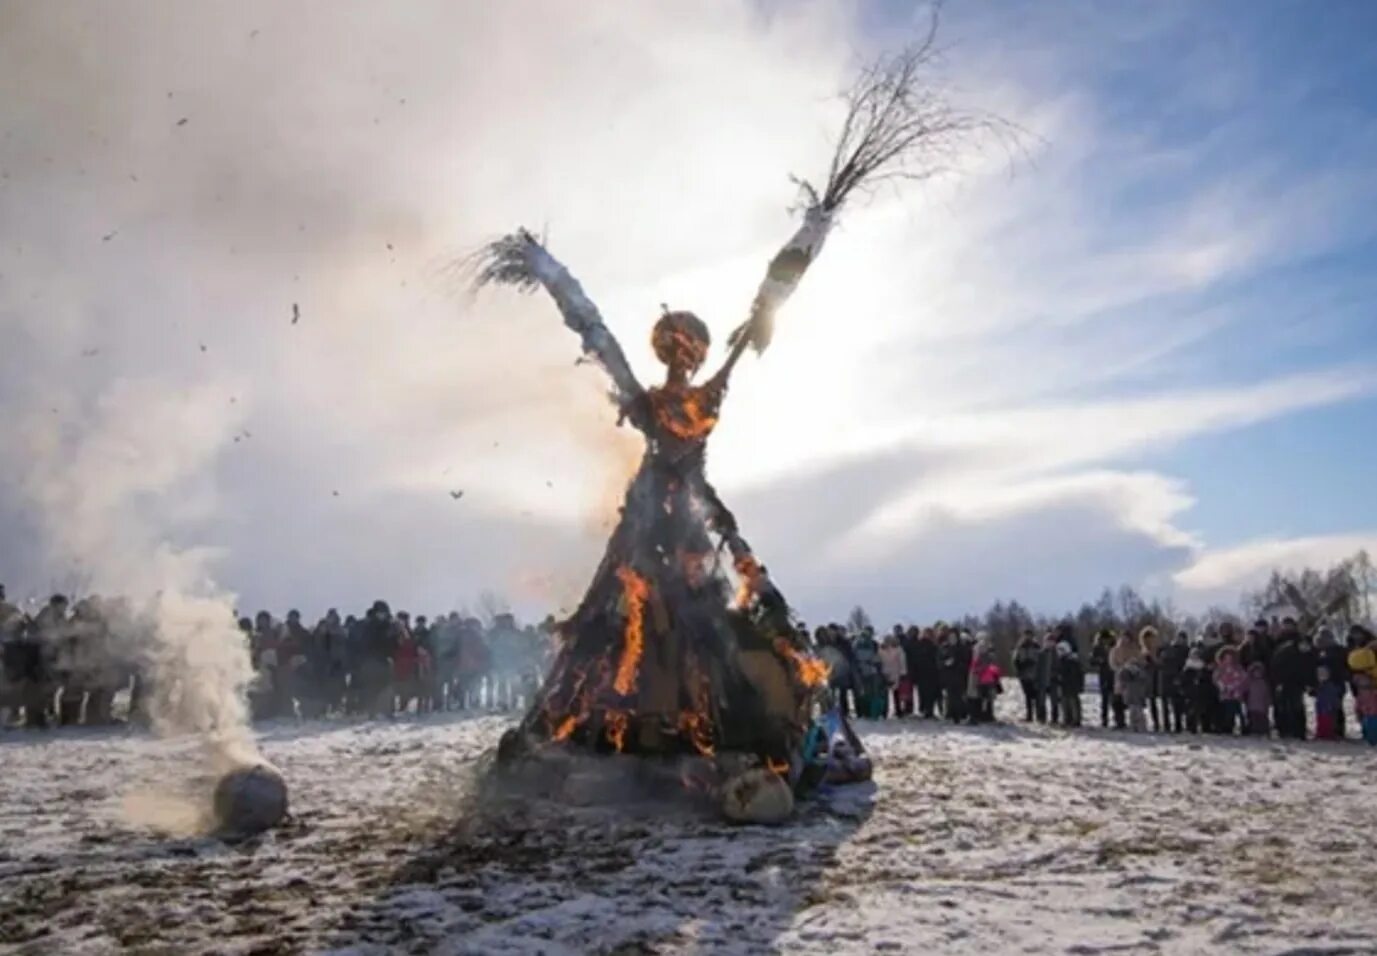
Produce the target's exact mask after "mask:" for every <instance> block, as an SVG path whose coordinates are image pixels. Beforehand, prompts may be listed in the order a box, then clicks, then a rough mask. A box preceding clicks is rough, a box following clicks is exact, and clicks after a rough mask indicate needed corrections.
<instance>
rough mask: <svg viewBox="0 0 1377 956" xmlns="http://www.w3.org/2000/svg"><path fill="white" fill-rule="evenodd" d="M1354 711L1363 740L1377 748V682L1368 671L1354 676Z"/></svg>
mask: <svg viewBox="0 0 1377 956" xmlns="http://www.w3.org/2000/svg"><path fill="white" fill-rule="evenodd" d="M1353 687H1354V694H1353V698H1354V709H1355V710H1356V711H1357V714H1358V722H1359V723H1360V724H1361V725H1362V728H1363V739H1364V740H1366V741H1367V742H1368V743H1369V744H1371V745H1372V746H1374V747H1377V680H1374V679H1373V678H1372V676H1371V674H1369V673H1368V671H1366V670H1363V671H1359V672H1357V673H1355V674H1354V676H1353Z"/></svg>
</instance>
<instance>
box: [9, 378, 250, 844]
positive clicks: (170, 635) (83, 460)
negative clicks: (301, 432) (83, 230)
mask: <svg viewBox="0 0 1377 956" xmlns="http://www.w3.org/2000/svg"><path fill="white" fill-rule="evenodd" d="M220 395H221V392H220V389H219V388H217V387H213V386H207V385H201V386H180V385H177V384H174V383H170V382H163V381H159V380H157V379H143V380H139V381H136V382H130V381H127V380H120V381H116V382H115V383H113V384H111V385H109V386H108V387H106V388H104V389H103V390H100V391H98V392H96V393H95V394H94V396H93V397H92V398H91V399H90V400H89V402H88V404H87V406H86V407H84V408H81V409H77V410H76V411H79V412H80V414H77V415H74V416H73V417H72V418H71V419H70V420H67V421H65V422H57V423H54V422H53V421H52V420H51V419H50V418H49V417H47V416H45V415H44V414H43V412H42V410H41V409H39V408H37V407H31V408H30V409H29V410H28V412H27V414H25V413H22V412H21V413H20V414H19V415H17V416H12V417H10V418H9V419H7V424H6V427H5V428H4V429H3V432H2V433H3V436H4V447H5V448H6V449H7V451H8V452H9V454H8V455H7V459H8V462H9V465H10V467H9V468H7V469H6V477H7V478H8V480H9V482H10V483H11V484H12V486H13V487H12V488H11V491H12V492H17V497H18V498H19V500H21V501H22V502H23V503H24V505H25V506H26V510H27V516H28V518H29V520H30V522H31V523H32V524H33V526H34V528H35V530H36V532H37V538H38V540H39V541H40V542H41V543H42V545H41V547H42V550H41V551H40V552H39V553H37V554H34V555H33V556H32V557H33V559H34V560H35V561H36V562H42V564H43V565H44V566H46V567H48V568H50V569H62V568H70V569H75V570H76V571H77V576H78V577H79V579H80V580H81V581H82V582H83V583H84V585H85V587H86V588H87V589H88V591H89V593H91V594H98V595H102V596H104V597H107V598H120V599H123V601H121V602H120V603H119V604H116V605H113V606H112V605H107V609H108V610H111V611H112V612H113V613H112V619H111V620H110V621H109V625H110V627H109V633H108V638H106V639H107V640H108V641H109V642H110V646H109V647H108V649H107V651H106V653H107V656H108V657H109V658H111V659H113V660H124V661H128V662H130V663H132V664H134V665H135V666H136V667H137V669H138V671H139V674H140V680H141V681H142V687H143V694H144V697H143V700H142V706H143V708H144V709H145V710H146V712H147V714H148V716H149V718H150V719H151V722H152V726H153V728H154V730H155V731H156V732H157V733H159V734H162V735H167V736H177V735H186V734H191V735H196V736H197V737H198V738H199V739H200V740H201V741H203V742H204V749H203V758H204V760H203V762H197V763H196V764H195V765H194V766H188V767H187V768H186V770H187V773H186V775H185V778H184V779H181V780H173V781H167V782H165V783H164V784H163V785H162V786H161V787H160V789H159V790H158V791H154V790H150V789H149V788H148V787H147V785H146V784H144V783H139V782H138V781H137V769H138V768H130V770H131V776H132V777H133V778H134V779H133V780H132V781H131V782H134V783H135V785H136V787H137V788H138V789H137V790H136V792H135V794H134V799H132V800H130V801H129V802H128V804H127V805H128V807H129V809H131V810H132V811H133V815H134V816H135V818H136V819H138V820H139V821H140V822H144V823H150V824H155V825H160V826H163V827H165V828H168V829H173V830H186V829H191V828H195V827H197V826H200V825H202V824H203V822H204V821H206V820H207V819H208V814H209V790H208V789H207V790H206V791H205V792H204V793H203V794H200V795H198V797H199V799H192V800H189V799H188V791H187V787H188V786H189V785H190V784H191V783H192V782H193V781H196V780H204V779H209V780H213V779H214V778H216V777H218V776H219V775H220V774H223V773H224V772H226V771H227V770H229V769H232V768H234V767H236V766H242V765H244V764H250V763H257V762H260V761H261V757H260V756H259V754H258V750H257V747H256V745H255V743H254V739H253V735H252V733H251V731H250V729H249V726H248V710H247V706H246V690H247V686H248V683H249V681H250V679H251V678H252V676H253V671H252V667H251V665H250V660H249V652H248V647H247V646H246V643H245V641H244V638H243V635H242V634H241V633H240V632H239V630H238V628H237V626H236V624H235V617H234V610H235V609H234V599H233V596H232V595H230V594H228V593H227V592H225V591H224V590H222V589H221V588H219V587H218V586H217V585H216V584H215V582H214V579H213V578H212V576H211V574H210V569H209V567H208V564H209V562H210V561H211V560H212V559H213V557H214V553H213V552H211V551H208V550H205V549H195V548H186V547H182V546H179V545H178V544H177V543H176V542H175V541H173V540H172V539H171V537H170V535H169V528H171V527H175V526H177V525H179V524H183V523H185V524H193V523H194V521H195V519H196V515H197V514H198V513H199V512H201V511H203V510H204V509H207V508H213V507H214V500H215V499H214V489H213V487H211V486H210V485H208V484H207V479H206V477H205V476H206V474H208V473H209V471H210V469H209V468H208V465H209V464H211V460H212V459H213V458H214V457H215V456H216V455H217V454H218V453H219V452H220V451H221V450H222V449H223V447H225V446H226V445H227V444H229V443H231V442H232V432H233V430H234V429H235V428H236V427H237V424H238V419H237V415H238V414H240V413H239V412H238V411H237V409H236V408H235V406H233V405H227V404H226V403H225V402H223V401H222V399H221V397H220Z"/></svg>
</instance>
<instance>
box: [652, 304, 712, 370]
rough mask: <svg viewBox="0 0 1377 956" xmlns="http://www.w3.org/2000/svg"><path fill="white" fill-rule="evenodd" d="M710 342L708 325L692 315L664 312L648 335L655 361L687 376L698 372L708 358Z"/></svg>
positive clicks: (688, 313) (689, 313) (690, 313)
mask: <svg viewBox="0 0 1377 956" xmlns="http://www.w3.org/2000/svg"><path fill="white" fill-rule="evenodd" d="M711 342H712V337H711V336H710V335H709V334H708V327H707V325H706V324H705V323H704V322H703V320H702V319H700V318H698V316H696V315H694V314H693V313H692V312H666V313H665V314H664V315H662V316H660V318H659V320H658V321H657V322H656V323H655V330H654V331H653V332H651V334H650V344H651V346H652V347H653V348H654V349H655V357H656V358H658V359H659V360H660V361H661V362H664V363H665V364H666V365H668V366H669V367H670V370H671V371H679V372H684V373H685V374H688V375H692V374H693V373H694V372H695V371H697V370H698V367H699V366H701V365H702V364H703V360H704V359H706V358H707V357H708V345H709V344H711Z"/></svg>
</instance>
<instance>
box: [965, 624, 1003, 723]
mask: <svg viewBox="0 0 1377 956" xmlns="http://www.w3.org/2000/svg"><path fill="white" fill-rule="evenodd" d="M1000 676H1001V675H1000V671H999V665H998V664H996V663H995V656H994V647H993V645H992V644H991V643H990V638H989V637H988V635H986V634H984V633H982V634H981V635H980V636H979V637H977V638H976V640H975V647H974V650H973V651H972V654H971V669H970V676H969V678H968V680H967V685H966V697H967V698H968V702H969V709H970V720H971V723H973V724H980V723H990V722H992V721H993V720H994V701H995V696H996V695H997V694H999V692H1000V687H999V679H1000Z"/></svg>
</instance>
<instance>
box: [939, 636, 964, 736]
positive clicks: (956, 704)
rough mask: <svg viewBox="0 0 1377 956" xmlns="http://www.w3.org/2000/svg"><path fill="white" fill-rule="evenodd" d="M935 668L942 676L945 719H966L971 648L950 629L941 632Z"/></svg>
mask: <svg viewBox="0 0 1377 956" xmlns="http://www.w3.org/2000/svg"><path fill="white" fill-rule="evenodd" d="M937 666H938V669H939V670H940V671H941V674H942V703H943V708H944V712H945V713H946V716H947V719H948V720H950V721H951V722H952V723H960V722H961V721H963V720H965V719H966V681H967V679H968V678H969V675H970V670H971V646H970V645H969V644H967V643H966V642H965V641H963V640H962V639H961V638H960V636H958V635H957V634H956V632H955V631H953V630H951V629H950V628H944V629H943V630H942V641H941V644H940V645H939V650H938V658H937Z"/></svg>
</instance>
